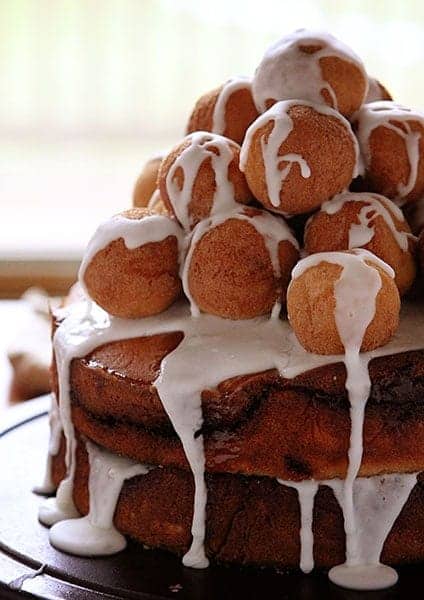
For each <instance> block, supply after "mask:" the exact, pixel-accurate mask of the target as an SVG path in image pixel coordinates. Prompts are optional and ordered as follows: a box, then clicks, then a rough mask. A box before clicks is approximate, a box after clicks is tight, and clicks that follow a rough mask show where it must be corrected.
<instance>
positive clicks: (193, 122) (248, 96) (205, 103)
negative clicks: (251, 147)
mask: <svg viewBox="0 0 424 600" xmlns="http://www.w3.org/2000/svg"><path fill="white" fill-rule="evenodd" d="M257 116H258V111H257V109H256V106H255V103H254V102H253V97H252V85H251V81H250V79H248V78H246V77H234V78H232V79H229V80H228V81H227V82H226V83H224V85H221V86H220V87H219V88H216V89H215V90H212V91H211V92H208V93H207V94H204V95H203V96H202V97H201V98H199V100H198V101H197V102H196V105H195V107H194V109H193V112H192V113H191V116H190V119H189V122H188V126H187V133H192V132H193V131H211V132H213V133H218V134H219V135H224V136H225V137H227V138H230V139H231V140H234V141H235V142H237V144H241V143H242V141H243V139H244V134H245V133H246V130H247V128H248V127H249V125H250V124H251V123H253V121H254V120H255V119H256V117H257Z"/></svg>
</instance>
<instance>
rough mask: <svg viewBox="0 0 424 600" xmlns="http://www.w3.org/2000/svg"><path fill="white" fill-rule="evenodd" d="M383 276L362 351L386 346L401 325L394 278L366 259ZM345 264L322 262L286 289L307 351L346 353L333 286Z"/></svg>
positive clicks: (291, 316)
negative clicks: (336, 311) (337, 322)
mask: <svg viewBox="0 0 424 600" xmlns="http://www.w3.org/2000/svg"><path fill="white" fill-rule="evenodd" d="M366 263H367V264H368V265H369V266H371V267H372V268H375V269H376V270H377V271H378V273H379V275H380V277H381V288H380V290H379V292H378V293H377V297H376V303H375V315H374V318H373V319H372V321H371V322H370V324H369V325H368V327H367V329H366V332H365V335H364V338H363V341H362V345H361V352H367V351H370V350H373V349H375V348H378V347H379V346H384V344H386V343H387V342H388V341H389V340H390V339H391V337H392V336H393V334H394V333H395V331H396V330H397V327H398V325H399V311H400V297H399V292H398V289H397V287H396V284H395V283H394V281H393V279H392V278H391V277H390V276H389V275H388V274H387V273H386V271H385V270H384V269H382V268H381V267H380V266H379V265H377V264H375V263H373V262H371V261H368V260H367V261H366ZM342 270H343V266H342V265H338V264H333V263H329V262H325V261H323V262H320V263H319V264H317V265H316V266H312V267H310V268H308V269H307V270H306V271H304V272H303V273H302V274H301V275H300V276H299V277H297V278H296V279H292V281H291V283H290V285H289V288H288V291H287V313H288V317H289V321H290V324H291V326H292V328H293V330H294V332H295V334H296V337H297V339H298V340H299V342H300V343H301V344H302V346H303V347H304V348H305V350H307V351H308V352H314V353H316V354H343V353H344V351H345V348H344V346H343V344H342V341H341V340H340V336H339V333H338V330H337V326H336V320H335V309H336V297H335V291H334V286H335V284H336V283H337V281H338V280H339V278H340V275H341V273H342Z"/></svg>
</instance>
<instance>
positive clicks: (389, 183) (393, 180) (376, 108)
mask: <svg viewBox="0 0 424 600" xmlns="http://www.w3.org/2000/svg"><path fill="white" fill-rule="evenodd" d="M354 128H355V130H356V134H357V137H358V140H359V145H360V148H361V154H362V157H363V160H364V166H365V180H366V183H367V185H368V188H369V189H370V190H371V191H373V192H377V193H379V194H383V195H384V196H387V197H388V198H390V199H392V200H396V202H397V203H398V204H399V205H403V204H405V203H408V202H415V201H416V200H418V199H419V198H421V197H422V196H423V195H424V113H420V112H419V111H416V110H411V109H409V108H406V107H404V106H401V105H400V104H395V103H394V102H389V101H381V102H371V103H369V104H364V106H363V107H362V108H361V109H360V110H359V111H358V112H357V113H356V115H355V116H354Z"/></svg>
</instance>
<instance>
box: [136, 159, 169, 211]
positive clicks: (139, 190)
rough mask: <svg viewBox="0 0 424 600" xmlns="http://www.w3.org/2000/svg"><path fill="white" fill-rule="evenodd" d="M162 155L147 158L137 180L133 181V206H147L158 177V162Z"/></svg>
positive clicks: (160, 160)
mask: <svg viewBox="0 0 424 600" xmlns="http://www.w3.org/2000/svg"><path fill="white" fill-rule="evenodd" d="M162 158H163V157H162V156H155V157H153V158H151V159H149V160H148V161H147V162H146V163H145V165H144V167H143V169H142V171H141V173H140V175H139V176H138V179H137V181H136V182H135V186H134V191H133V206H141V207H143V206H147V205H148V204H149V201H150V198H151V197H152V194H153V192H154V191H155V189H156V182H157V178H158V171H159V167H160V163H161V162H162Z"/></svg>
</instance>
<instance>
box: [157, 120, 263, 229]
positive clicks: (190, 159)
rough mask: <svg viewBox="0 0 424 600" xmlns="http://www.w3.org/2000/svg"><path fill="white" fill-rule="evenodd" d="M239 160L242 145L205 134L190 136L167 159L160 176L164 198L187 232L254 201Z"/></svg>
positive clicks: (160, 187)
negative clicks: (212, 216)
mask: <svg viewBox="0 0 424 600" xmlns="http://www.w3.org/2000/svg"><path fill="white" fill-rule="evenodd" d="M239 159H240V146H239V145H238V144H236V143H235V142H233V141H232V140H229V139H228V138H225V137H223V136H221V135H217V134H214V133H207V132H204V131H199V132H196V133H192V134H190V135H188V136H187V137H185V138H184V140H183V141H182V142H181V143H180V144H178V146H176V147H175V148H173V150H171V152H170V154H168V156H166V157H165V159H164V160H163V162H162V164H161V167H160V169H159V175H158V184H159V190H160V194H161V197H162V200H163V201H164V203H165V206H166V207H167V208H168V210H169V211H170V212H171V214H173V215H175V217H176V218H177V219H178V221H179V222H180V223H181V225H182V226H183V227H184V229H185V230H186V231H190V230H191V229H192V228H193V227H194V226H195V225H196V224H197V223H198V222H199V221H201V220H202V219H206V218H207V217H209V216H210V215H215V214H218V213H223V212H228V211H230V210H234V209H235V208H237V207H238V204H237V203H241V204H246V203H248V202H249V201H250V200H251V199H252V194H251V192H250V190H249V188H248V186H247V183H246V179H245V177H244V175H243V173H242V172H241V171H240V168H239Z"/></svg>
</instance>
